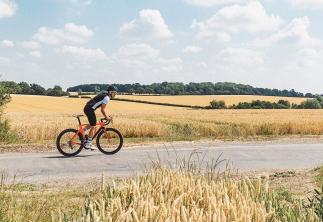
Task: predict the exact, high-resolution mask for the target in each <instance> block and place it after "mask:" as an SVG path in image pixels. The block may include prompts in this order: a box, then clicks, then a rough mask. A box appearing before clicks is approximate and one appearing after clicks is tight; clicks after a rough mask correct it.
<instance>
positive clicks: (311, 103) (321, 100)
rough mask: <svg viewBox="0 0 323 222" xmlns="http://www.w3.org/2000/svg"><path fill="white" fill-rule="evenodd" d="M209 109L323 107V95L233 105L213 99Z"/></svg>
mask: <svg viewBox="0 0 323 222" xmlns="http://www.w3.org/2000/svg"><path fill="white" fill-rule="evenodd" d="M206 108H208V109H323V97H322V96H316V98H312V99H306V100H304V101H303V102H301V103H300V104H295V103H292V104H291V103H290V102H289V101H287V100H279V101H278V102H270V101H261V100H253V101H252V102H239V103H238V104H234V105H231V106H227V105H226V104H225V102H224V101H223V100H213V101H211V102H210V105H209V106H208V107H206Z"/></svg>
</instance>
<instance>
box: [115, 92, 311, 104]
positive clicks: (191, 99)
mask: <svg viewBox="0 0 323 222" xmlns="http://www.w3.org/2000/svg"><path fill="white" fill-rule="evenodd" d="M118 98H122V99H132V100H142V101H149V102H161V103H172V104H180V105H192V106H208V105H210V102H211V101H212V100H214V99H215V100H223V101H225V104H226V105H233V104H238V103H239V102H252V101H253V100H263V101H270V102H278V101H279V100H280V99H283V100H288V101H289V102H290V103H296V104H300V103H301V102H302V101H304V100H305V99H304V98H294V97H277V96H248V95H241V96H240V95H239V96H231V95H216V96H209V95H205V96H136V95H133V96H130V95H120V96H118Z"/></svg>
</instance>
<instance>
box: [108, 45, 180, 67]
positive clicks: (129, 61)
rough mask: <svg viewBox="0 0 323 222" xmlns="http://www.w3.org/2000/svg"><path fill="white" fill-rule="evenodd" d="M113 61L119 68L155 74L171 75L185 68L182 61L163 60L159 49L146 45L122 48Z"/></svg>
mask: <svg viewBox="0 0 323 222" xmlns="http://www.w3.org/2000/svg"><path fill="white" fill-rule="evenodd" d="M112 59H113V61H114V62H115V63H116V64H118V66H120V67H127V68H130V69H132V70H136V69H137V72H140V71H143V70H145V72H148V71H149V72H153V73H161V72H168V73H171V72H178V71H180V70H182V68H183V67H182V63H183V61H182V59H180V58H178V57H177V58H170V59H168V58H163V57H162V56H161V55H160V51H159V50H158V49H155V48H153V47H151V46H150V45H147V44H144V43H141V44H128V45H125V46H122V47H120V48H119V50H118V52H117V53H116V54H115V55H114V56H113V58H112Z"/></svg>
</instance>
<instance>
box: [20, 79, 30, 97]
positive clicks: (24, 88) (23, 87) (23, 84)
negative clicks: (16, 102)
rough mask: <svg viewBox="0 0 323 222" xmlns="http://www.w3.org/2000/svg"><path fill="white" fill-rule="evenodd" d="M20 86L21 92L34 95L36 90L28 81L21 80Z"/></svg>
mask: <svg viewBox="0 0 323 222" xmlns="http://www.w3.org/2000/svg"><path fill="white" fill-rule="evenodd" d="M18 86H19V88H20V92H19V94H26V95H33V94H34V91H33V90H32V89H31V88H30V85H29V84H28V83H26V82H20V83H18Z"/></svg>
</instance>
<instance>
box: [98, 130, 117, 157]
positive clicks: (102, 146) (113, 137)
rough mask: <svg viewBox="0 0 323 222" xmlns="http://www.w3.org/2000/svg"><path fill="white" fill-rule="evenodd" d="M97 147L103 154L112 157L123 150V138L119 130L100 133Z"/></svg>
mask: <svg viewBox="0 0 323 222" xmlns="http://www.w3.org/2000/svg"><path fill="white" fill-rule="evenodd" d="M96 145H97V146H98V148H99V150H100V151H101V152H102V153H104V154H107V155H112V154H115V153H117V152H119V150H120V149H121V148H122V145H123V137H122V135H121V133H120V132H119V131H118V130H116V129H113V128H106V129H104V130H102V131H101V132H100V133H99V135H98V137H97V139H96Z"/></svg>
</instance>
